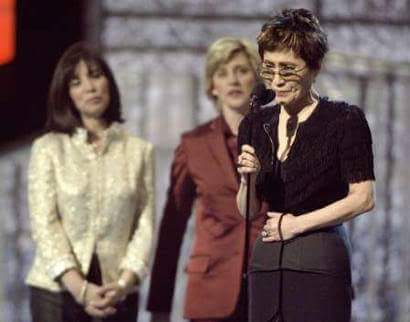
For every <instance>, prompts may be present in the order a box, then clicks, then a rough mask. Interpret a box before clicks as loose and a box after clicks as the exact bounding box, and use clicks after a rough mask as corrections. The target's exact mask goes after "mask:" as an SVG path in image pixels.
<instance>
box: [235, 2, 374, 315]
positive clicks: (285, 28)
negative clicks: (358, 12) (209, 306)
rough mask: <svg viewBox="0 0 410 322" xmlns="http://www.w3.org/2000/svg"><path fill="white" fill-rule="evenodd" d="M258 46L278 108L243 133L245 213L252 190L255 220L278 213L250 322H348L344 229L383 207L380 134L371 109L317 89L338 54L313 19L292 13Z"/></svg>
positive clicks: (262, 242)
mask: <svg viewBox="0 0 410 322" xmlns="http://www.w3.org/2000/svg"><path fill="white" fill-rule="evenodd" d="M257 40H258V47H259V54H260V56H261V58H262V68H261V76H262V78H263V79H264V81H265V83H266V85H267V87H268V88H270V89H272V90H274V91H275V92H276V103H277V104H276V105H275V106H273V107H268V108H265V109H262V110H261V111H260V112H258V113H257V114H256V115H254V116H248V117H246V118H245V119H244V120H243V121H242V123H241V125H240V130H239V142H240V143H239V146H241V153H240V155H239V157H238V166H239V167H238V169H239V172H240V174H241V185H240V189H239V192H238V195H237V203H238V207H239V209H240V212H241V213H242V215H244V214H245V209H246V192H247V189H250V195H251V198H250V210H251V215H252V214H255V213H258V210H259V207H260V204H261V202H262V201H264V202H267V203H268V204H269V212H268V218H267V221H266V224H265V226H264V228H263V230H262V232H261V235H260V237H259V238H258V240H257V241H256V243H255V247H254V251H253V255H252V260H251V264H250V271H249V276H250V277H249V278H250V321H251V322H267V321H286V322H330V321H331V322H348V321H350V312H351V299H352V288H351V271H350V257H349V251H348V249H349V245H348V240H347V238H346V234H345V231H344V228H343V225H342V224H343V223H344V222H346V221H348V220H351V219H353V218H354V217H356V216H357V215H359V214H362V213H365V212H368V211H370V210H371V209H372V208H373V206H374V198H373V181H374V179H375V177H374V172H373V153H372V140H371V134H370V130H369V127H368V124H367V121H366V119H365V117H364V114H363V112H362V111H361V109H359V108H358V107H356V106H353V105H350V104H348V103H345V102H336V101H332V100H329V99H327V98H324V97H321V96H320V95H319V94H318V93H317V92H316V91H315V90H314V89H313V87H312V85H313V83H314V81H315V78H316V77H317V75H318V73H319V71H320V69H321V65H322V61H323V59H324V56H325V54H326V52H327V50H328V45H327V37H326V35H325V33H324V32H323V30H322V28H321V26H320V24H319V22H318V20H317V18H316V17H315V16H314V15H313V14H312V13H311V12H310V11H308V10H306V9H290V10H284V11H282V13H281V14H278V15H276V16H274V17H273V18H272V19H271V20H270V21H268V22H267V23H266V24H265V25H264V26H263V27H262V30H261V32H260V33H259V35H258V38H257ZM249 131H252V133H253V138H252V140H251V142H250V144H249V142H247V140H246V138H247V137H248V135H249ZM248 174H250V176H248Z"/></svg>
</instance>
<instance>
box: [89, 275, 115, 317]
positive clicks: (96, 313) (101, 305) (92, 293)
mask: <svg viewBox="0 0 410 322" xmlns="http://www.w3.org/2000/svg"><path fill="white" fill-rule="evenodd" d="M108 291H109V289H107V288H106V287H104V286H98V285H96V284H93V283H88V286H87V291H86V293H85V303H84V310H85V311H86V312H87V314H89V315H91V316H93V317H99V318H100V317H107V316H109V315H112V314H115V313H116V311H117V310H116V309H115V307H114V306H113V305H112V304H111V303H110V298H109V297H107V296H106V294H107V292H108Z"/></svg>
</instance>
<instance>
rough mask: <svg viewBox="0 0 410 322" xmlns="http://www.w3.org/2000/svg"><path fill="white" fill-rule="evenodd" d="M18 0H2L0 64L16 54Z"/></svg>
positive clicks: (8, 61) (0, 14)
mask: <svg viewBox="0 0 410 322" xmlns="http://www.w3.org/2000/svg"><path fill="white" fill-rule="evenodd" d="M15 8H16V0H0V65H2V64H7V63H10V62H11V61H12V60H13V59H14V57H15V55H16V18H15V16H16V13H15Z"/></svg>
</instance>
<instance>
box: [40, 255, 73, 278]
mask: <svg viewBox="0 0 410 322" xmlns="http://www.w3.org/2000/svg"><path fill="white" fill-rule="evenodd" d="M76 267H77V265H76V263H75V261H74V259H73V257H72V256H71V255H68V254H67V255H65V256H62V257H60V258H58V259H55V260H53V261H51V263H50V264H48V265H47V266H46V272H47V274H48V275H49V276H50V277H51V278H52V279H53V280H57V279H58V278H59V277H60V276H61V275H63V273H64V272H66V271H68V270H69V269H71V268H76Z"/></svg>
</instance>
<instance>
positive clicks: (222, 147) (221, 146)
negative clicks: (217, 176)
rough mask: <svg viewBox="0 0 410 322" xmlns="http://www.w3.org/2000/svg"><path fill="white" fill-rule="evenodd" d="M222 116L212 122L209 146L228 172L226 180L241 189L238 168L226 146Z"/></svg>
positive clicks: (220, 164) (235, 188)
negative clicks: (235, 166)
mask: <svg viewBox="0 0 410 322" xmlns="http://www.w3.org/2000/svg"><path fill="white" fill-rule="evenodd" d="M221 117H222V116H220V117H218V118H216V119H215V120H214V121H213V122H212V123H211V124H210V131H209V133H208V135H207V136H206V137H205V140H206V142H207V145H208V148H209V150H210V151H211V153H212V155H213V157H214V158H215V160H216V161H217V162H218V163H219V166H220V167H221V168H222V170H223V171H224V172H225V174H226V180H225V181H226V182H227V183H228V185H229V186H230V187H231V188H232V189H234V190H238V189H239V183H238V179H237V174H236V169H235V168H234V165H233V163H232V160H231V158H230V156H229V152H228V147H227V146H226V142H225V137H224V133H223V131H222V120H221Z"/></svg>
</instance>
